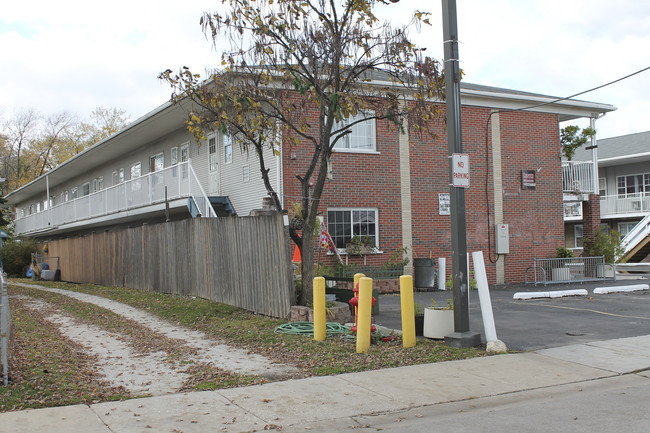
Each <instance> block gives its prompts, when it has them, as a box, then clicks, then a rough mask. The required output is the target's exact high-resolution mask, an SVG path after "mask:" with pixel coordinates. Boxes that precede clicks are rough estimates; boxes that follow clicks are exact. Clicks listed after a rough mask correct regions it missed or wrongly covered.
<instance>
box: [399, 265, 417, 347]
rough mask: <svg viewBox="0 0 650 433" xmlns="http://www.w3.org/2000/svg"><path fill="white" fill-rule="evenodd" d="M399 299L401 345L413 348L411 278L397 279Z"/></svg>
mask: <svg viewBox="0 0 650 433" xmlns="http://www.w3.org/2000/svg"><path fill="white" fill-rule="evenodd" d="M399 298H400V303H401V305H402V345H403V346H404V347H405V348H407V347H414V346H415V306H414V304H413V277H412V276H410V275H402V276H401V277H399Z"/></svg>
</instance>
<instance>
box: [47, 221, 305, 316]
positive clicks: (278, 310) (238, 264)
mask: <svg viewBox="0 0 650 433" xmlns="http://www.w3.org/2000/svg"><path fill="white" fill-rule="evenodd" d="M49 248H50V255H52V256H58V257H59V264H60V265H59V267H60V269H61V278H62V279H63V280H64V281H71V282H78V283H93V284H103V285H114V286H122V287H131V288H135V289H143V290H151V291H156V292H163V293H174V294H184V295H192V296H198V297H202V298H207V299H211V300H214V301H217V302H223V303H226V304H230V305H234V306H237V307H241V308H245V309H247V310H250V311H255V312H258V313H260V314H265V315H269V316H274V317H287V316H288V314H289V307H290V304H291V298H292V293H293V288H292V287H291V284H292V275H291V272H290V270H291V262H290V254H289V245H288V240H287V239H286V236H285V232H284V226H283V222H282V216H281V215H275V216H260V217H242V218H209V219H208V218H196V219H186V220H180V221H173V222H167V223H162V224H154V225H143V226H138V227H132V228H127V229H124V230H116V231H112V232H107V231H105V232H101V233H92V234H89V235H86V236H83V237H76V238H66V239H59V240H53V241H50V243H49Z"/></svg>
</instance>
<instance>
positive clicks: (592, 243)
mask: <svg viewBox="0 0 650 433" xmlns="http://www.w3.org/2000/svg"><path fill="white" fill-rule="evenodd" d="M584 245H585V251H586V252H587V255H589V256H591V257H598V256H605V263H616V262H617V261H619V258H620V257H621V256H622V255H623V252H624V251H625V250H624V249H623V246H622V244H621V234H620V233H619V232H617V231H615V230H608V229H607V228H604V227H601V229H600V230H598V233H596V237H595V239H586V240H585V241H584Z"/></svg>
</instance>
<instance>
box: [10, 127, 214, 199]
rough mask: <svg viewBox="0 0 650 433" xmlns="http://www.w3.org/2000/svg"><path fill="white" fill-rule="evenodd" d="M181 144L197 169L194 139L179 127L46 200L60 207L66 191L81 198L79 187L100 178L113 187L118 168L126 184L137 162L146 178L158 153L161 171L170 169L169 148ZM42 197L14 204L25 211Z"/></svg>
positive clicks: (54, 189)
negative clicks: (76, 190)
mask: <svg viewBox="0 0 650 433" xmlns="http://www.w3.org/2000/svg"><path fill="white" fill-rule="evenodd" d="M184 142H190V149H191V150H190V155H191V156H190V157H191V158H192V164H193V165H194V164H199V165H200V164H201V162H202V161H201V156H202V155H201V154H200V153H199V152H198V150H197V145H196V143H195V142H194V138H193V137H192V136H191V135H190V134H189V133H188V132H187V129H186V128H185V127H181V128H179V129H178V130H177V131H176V132H174V133H172V134H169V135H167V136H165V137H161V138H159V139H157V140H155V141H153V142H150V143H145V144H143V145H141V146H138V147H136V148H134V150H133V151H132V152H130V153H128V154H125V155H123V156H122V157H120V158H119V159H116V160H114V161H112V162H111V163H109V164H104V165H102V166H99V167H88V172H87V173H85V174H83V175H80V176H76V177H74V178H71V179H69V180H68V181H66V182H65V183H63V184H59V185H56V186H50V196H51V197H56V203H55V205H56V204H60V203H61V193H64V192H65V191H70V190H72V188H75V187H76V188H79V195H78V197H81V190H82V189H81V185H83V184H85V183H86V182H91V184H92V180H93V179H95V178H98V177H100V176H102V177H103V178H104V188H108V187H110V186H113V171H119V169H120V168H123V169H124V174H125V180H129V179H130V178H131V170H130V168H131V165H132V164H134V163H135V162H137V161H140V162H141V164H142V174H143V175H144V174H147V173H149V172H150V169H149V158H150V157H151V156H152V155H155V154H158V153H160V152H162V153H163V154H164V165H165V167H169V166H170V165H171V148H172V147H175V146H179V148H180V145H181V144H182V143H184ZM204 153H206V152H204ZM195 169H196V168H195ZM202 183H203V182H202ZM91 192H92V191H91ZM46 196H47V193H46V192H45V191H44V192H43V193H42V194H40V195H38V196H36V197H34V198H33V199H32V200H29V201H27V202H25V203H20V204H18V205H17V207H18V208H20V207H26V208H29V205H30V204H33V203H37V202H38V201H39V200H40V201H44V200H45V199H46ZM70 199H72V197H70Z"/></svg>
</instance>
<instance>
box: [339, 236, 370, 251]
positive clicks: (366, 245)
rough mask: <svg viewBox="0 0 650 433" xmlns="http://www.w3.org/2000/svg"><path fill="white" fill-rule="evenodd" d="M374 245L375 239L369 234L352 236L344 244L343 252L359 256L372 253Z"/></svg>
mask: <svg viewBox="0 0 650 433" xmlns="http://www.w3.org/2000/svg"><path fill="white" fill-rule="evenodd" d="M374 247H375V241H374V240H373V239H372V238H371V237H370V236H363V237H360V236H357V235H354V236H352V239H350V242H347V243H346V244H345V252H346V253H348V254H350V255H353V256H360V255H365V254H370V253H372V250H373V249H374Z"/></svg>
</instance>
